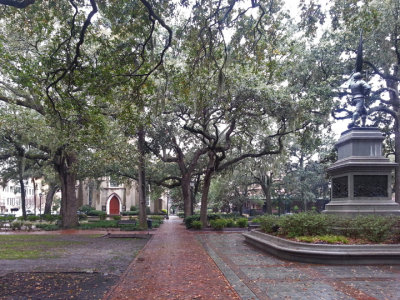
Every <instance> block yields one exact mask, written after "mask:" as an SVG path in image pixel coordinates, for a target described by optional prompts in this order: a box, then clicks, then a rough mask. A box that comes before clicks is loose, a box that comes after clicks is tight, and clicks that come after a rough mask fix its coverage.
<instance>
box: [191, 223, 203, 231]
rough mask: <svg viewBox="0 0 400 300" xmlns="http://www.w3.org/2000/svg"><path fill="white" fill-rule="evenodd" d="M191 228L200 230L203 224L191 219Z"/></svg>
mask: <svg viewBox="0 0 400 300" xmlns="http://www.w3.org/2000/svg"><path fill="white" fill-rule="evenodd" d="M192 228H193V229H197V230H200V229H202V228H203V224H202V223H201V222H200V221H193V222H192Z"/></svg>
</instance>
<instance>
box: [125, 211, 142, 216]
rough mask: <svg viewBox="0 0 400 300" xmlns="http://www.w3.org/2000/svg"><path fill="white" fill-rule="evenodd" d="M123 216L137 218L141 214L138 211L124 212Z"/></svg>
mask: <svg viewBox="0 0 400 300" xmlns="http://www.w3.org/2000/svg"><path fill="white" fill-rule="evenodd" d="M121 215H123V216H137V215H139V212H138V211H136V210H135V211H123V212H122V213H121Z"/></svg>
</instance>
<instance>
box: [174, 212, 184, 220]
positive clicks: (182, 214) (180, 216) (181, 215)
mask: <svg viewBox="0 0 400 300" xmlns="http://www.w3.org/2000/svg"><path fill="white" fill-rule="evenodd" d="M176 215H177V216H178V217H179V218H182V219H183V218H185V213H183V212H178V213H177V214H176Z"/></svg>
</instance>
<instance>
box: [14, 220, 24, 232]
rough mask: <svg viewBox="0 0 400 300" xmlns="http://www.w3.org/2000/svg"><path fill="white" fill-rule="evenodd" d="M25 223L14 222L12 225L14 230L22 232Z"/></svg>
mask: <svg viewBox="0 0 400 300" xmlns="http://www.w3.org/2000/svg"><path fill="white" fill-rule="evenodd" d="M22 225H23V223H22V222H21V221H14V222H12V223H11V229H12V230H21V228H22Z"/></svg>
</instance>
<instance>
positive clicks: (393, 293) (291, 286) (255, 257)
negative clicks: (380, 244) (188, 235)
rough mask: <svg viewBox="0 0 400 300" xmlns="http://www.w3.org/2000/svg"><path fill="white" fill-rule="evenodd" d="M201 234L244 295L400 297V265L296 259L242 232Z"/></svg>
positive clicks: (332, 299) (327, 299) (321, 299)
mask: <svg viewBox="0 0 400 300" xmlns="http://www.w3.org/2000/svg"><path fill="white" fill-rule="evenodd" d="M197 238H198V240H199V241H201V243H202V244H203V246H204V247H205V248H206V249H207V252H208V253H209V255H210V256H211V257H212V258H213V259H214V261H215V262H216V264H217V265H218V267H219V268H220V269H221V270H222V271H223V273H224V275H225V277H226V278H227V279H228V280H229V282H230V283H231V284H232V286H233V287H234V288H235V290H236V291H237V292H238V294H239V296H240V297H241V299H277V300H281V299H293V300H294V299H299V300H303V299H313V300H314V299H315V300H337V299H345V300H351V299H358V300H376V299H382V300H384V299H385V300H400V266H399V265H393V266H390V265H363V266H360V265H322V264H307V263H295V262H289V261H286V260H282V259H278V258H276V257H274V256H271V255H269V254H266V253H264V252H261V251H260V250H258V249H256V248H253V247H252V246H250V245H248V244H246V243H245V242H244V237H243V236H242V235H241V234H236V233H235V234H198V235H197Z"/></svg>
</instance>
